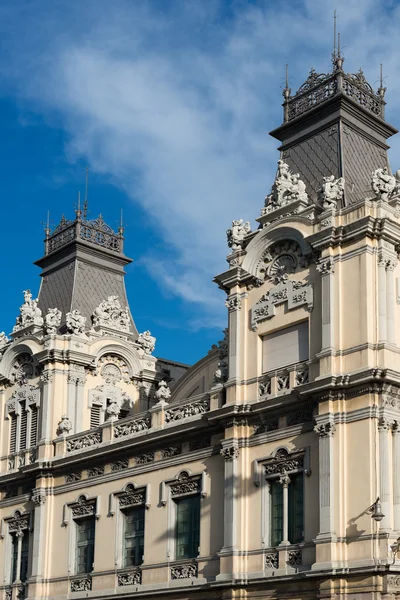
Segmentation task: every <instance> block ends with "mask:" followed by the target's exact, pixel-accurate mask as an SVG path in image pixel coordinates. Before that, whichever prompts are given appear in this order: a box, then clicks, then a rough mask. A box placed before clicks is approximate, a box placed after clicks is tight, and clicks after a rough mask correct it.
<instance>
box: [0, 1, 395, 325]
mask: <svg viewBox="0 0 400 600" xmlns="http://www.w3.org/2000/svg"><path fill="white" fill-rule="evenodd" d="M39 4H41V5H42V6H43V7H44V6H45V5H47V2H43V3H39ZM62 4H63V3H60V5H62ZM80 4H81V3H80ZM176 4H177V5H178V6H176ZM176 4H175V3H173V4H172V5H171V6H170V7H169V11H162V12H160V11H157V8H156V7H157V4H156V3H154V4H153V3H148V2H146V3H142V2H135V3H131V2H127V3H125V2H121V3H120V4H118V6H117V7H115V5H113V8H112V10H111V11H110V10H109V7H110V5H109V4H108V3H106V4H104V3H103V2H102V1H101V0H100V1H99V2H94V3H93V2H86V3H85V8H83V7H82V5H81V6H80V15H79V19H80V21H79V25H77V24H76V21H75V20H74V15H75V17H76V15H77V13H74V12H73V11H72V15H71V14H69V16H68V15H67V13H63V14H64V15H65V20H64V17H63V18H57V17H56V16H55V15H54V14H50V16H47V17H46V20H45V21H44V22H43V23H42V24H41V33H40V34H35V33H32V32H31V33H29V34H28V33H27V40H26V46H27V51H26V53H25V54H24V55H22V54H21V50H20V48H18V45H17V44H15V45H14V46H12V47H13V51H12V60H11V65H12V66H13V68H14V72H13V77H12V80H13V84H17V86H18V90H19V93H20V94H21V95H23V96H26V97H29V98H30V99H31V100H34V101H36V102H37V105H38V106H39V107H40V109H41V110H48V109H49V108H50V109H52V110H54V109H55V110H56V111H57V112H58V113H59V114H61V115H62V118H63V122H64V126H65V128H66V129H67V131H68V133H69V136H70V143H69V147H68V152H69V153H70V156H71V157H75V156H86V157H88V159H89V162H90V165H91V169H95V170H97V171H99V172H103V173H108V174H110V175H111V176H112V177H113V181H114V182H115V183H116V184H117V185H118V186H120V187H121V188H122V189H124V190H125V191H126V192H127V193H128V194H129V195H130V196H131V197H132V198H133V199H134V200H135V201H137V202H139V203H140V204H141V205H142V207H143V208H144V209H145V210H146V211H147V212H148V214H149V215H150V216H151V218H152V220H153V222H154V224H155V226H156V227H157V228H158V231H159V234H160V236H162V238H163V239H164V240H165V241H166V242H167V243H168V244H170V245H171V246H172V248H173V249H174V253H175V257H176V258H175V260H174V261H173V263H172V264H171V258H170V257H169V258H164V256H163V255H162V254H160V253H157V251H153V252H152V253H150V254H149V255H148V256H145V257H143V259H142V260H143V263H144V264H146V265H147V267H148V269H149V271H150V272H152V273H153V274H154V276H157V278H159V280H161V282H162V284H163V285H164V286H166V287H167V288H168V289H170V290H174V292H175V293H176V294H177V295H179V296H180V297H182V298H183V299H185V300H187V301H189V302H196V303H198V304H199V308H200V310H202V311H203V312H204V314H207V313H209V314H210V315H211V314H215V313H216V312H218V311H221V312H222V311H223V310H224V309H223V302H222V299H221V296H220V294H219V293H218V291H217V290H216V289H215V285H214V284H212V283H211V279H212V276H213V275H215V274H216V273H218V272H220V271H222V270H224V269H225V268H226V263H225V255H226V253H227V248H226V240H225V230H226V229H227V227H228V226H229V225H230V221H231V220H232V219H233V218H239V217H243V218H245V219H252V218H254V217H256V216H257V215H258V214H259V210H260V207H261V205H262V202H263V197H264V195H265V193H266V192H267V191H268V189H269V187H270V185H271V182H272V179H273V174H274V171H275V164H276V160H277V158H278V155H277V152H276V150H275V147H276V146H277V143H276V142H275V141H274V140H271V139H269V138H268V135H267V134H268V131H269V129H272V128H273V127H276V126H277V125H278V124H279V123H280V122H281V108H280V106H279V105H280V101H281V98H280V90H279V85H280V83H281V82H282V77H283V72H284V64H285V63H286V62H289V64H290V72H291V74H292V76H293V84H292V87H293V88H294V90H295V89H297V87H299V86H300V84H301V83H302V81H303V80H304V79H305V78H306V76H307V72H308V70H309V68H310V67H311V66H312V65H313V66H315V68H316V69H317V70H320V71H321V70H322V71H324V70H327V68H329V53H330V51H331V47H330V46H331V44H330V43H329V41H328V40H329V39H330V38H331V25H332V18H331V13H332V9H331V3H330V2H328V1H327V0H324V1H322V2H316V1H315V0H307V1H306V2H305V4H304V5H299V4H298V3H297V2H293V3H291V4H290V3H289V5H288V4H287V3H273V4H271V5H270V6H268V3H267V4H266V3H264V2H262V3H261V2H260V5H259V6H251V5H250V4H247V3H240V2H238V3H236V4H235V3H234V4H233V9H232V13H231V14H230V15H229V18H227V15H224V14H223V13H224V7H225V8H226V6H227V5H226V4H225V3H224V2H212V3H211V2H207V3H204V4H203V3H199V2H177V3H176ZM205 4H207V7H208V10H205V8H204V6H205ZM68 5H69V6H70V4H69V3H68ZM173 5H175V9H176V10H174V8H173ZM101 6H103V8H104V7H108V10H106V12H105V13H102V10H101ZM36 7H37V4H36ZM96 7H97V9H98V10H96ZM336 8H337V10H338V14H339V29H340V30H341V32H342V43H343V45H344V46H345V48H344V53H345V55H346V63H345V66H346V67H347V68H348V69H349V70H353V71H355V70H357V69H358V67H359V66H360V65H362V66H363V67H364V69H365V71H366V74H367V76H368V77H369V79H370V80H371V83H374V81H375V79H376V77H375V76H376V75H377V74H378V69H379V63H380V62H384V63H385V72H386V73H387V74H388V86H389V87H390V91H389V93H388V99H389V101H390V103H391V110H390V111H389V112H388V114H389V115H392V114H393V115H394V111H395V109H396V108H398V107H399V100H398V92H399V87H400V84H399V66H398V60H397V56H398V50H399V46H400V41H399V37H398V35H397V25H396V23H397V22H398V15H399V10H400V9H399V7H397V8H396V6H393V7H392V6H387V5H386V4H384V3H379V2H374V1H372V0H368V1H366V2H363V3H359V2H358V1H355V0H349V1H346V2H344V0H341V1H340V2H337V3H336ZM26 10H28V9H26ZM39 16H40V15H39ZM39 16H36V17H34V15H31V19H34V18H39ZM3 17H4V14H3ZM6 17H7V18H8V19H13V18H16V17H15V16H14V15H13V14H11V16H9V14H8V13H7V15H6ZM28 17H29V14H27V13H23V14H22V15H20V14H18V18H19V19H20V20H21V19H22V20H23V21H24V20H26V19H27V18H28ZM28 22H30V26H31V28H33V30H34V27H35V25H34V23H33V24H32V21H30V19H29V18H28ZM83 24H84V27H83ZM85 28H86V30H85ZM50 32H51V33H50ZM19 64H22V65H23V69H19V71H18V72H16V71H15V69H16V68H17V66H18V65H19ZM8 75H10V73H8ZM395 157H396V159H397V160H398V159H399V158H400V142H396V144H395ZM210 322H211V321H210Z"/></svg>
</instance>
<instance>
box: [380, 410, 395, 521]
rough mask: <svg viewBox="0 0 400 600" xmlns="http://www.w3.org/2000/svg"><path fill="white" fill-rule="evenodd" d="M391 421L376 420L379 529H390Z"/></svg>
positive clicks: (385, 419)
mask: <svg viewBox="0 0 400 600" xmlns="http://www.w3.org/2000/svg"><path fill="white" fill-rule="evenodd" d="M392 425H393V422H392V421H389V420H388V419H387V418H384V417H381V418H380V419H379V421H378V432H379V498H380V501H381V506H382V512H383V514H384V515H385V516H384V517H383V519H382V521H381V527H380V529H381V531H388V530H389V529H392V519H391V509H392V506H391V504H392V503H391V489H390V487H391V482H390V444H391V441H392V439H391V438H392Z"/></svg>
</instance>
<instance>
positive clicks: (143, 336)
mask: <svg viewBox="0 0 400 600" xmlns="http://www.w3.org/2000/svg"><path fill="white" fill-rule="evenodd" d="M136 343H137V344H138V345H139V346H140V347H141V348H142V350H143V351H144V353H145V354H152V353H153V352H154V348H155V347H156V338H155V337H154V336H153V335H151V332H150V331H149V330H147V331H144V332H143V333H139V337H138V339H137V340H136Z"/></svg>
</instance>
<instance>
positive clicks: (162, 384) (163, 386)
mask: <svg viewBox="0 0 400 600" xmlns="http://www.w3.org/2000/svg"><path fill="white" fill-rule="evenodd" d="M154 396H155V398H156V400H157V402H161V400H163V401H164V402H166V401H167V400H169V399H170V398H171V390H170V389H169V387H168V384H167V382H166V381H164V380H162V381H159V382H158V389H157V390H156V392H155V393H154Z"/></svg>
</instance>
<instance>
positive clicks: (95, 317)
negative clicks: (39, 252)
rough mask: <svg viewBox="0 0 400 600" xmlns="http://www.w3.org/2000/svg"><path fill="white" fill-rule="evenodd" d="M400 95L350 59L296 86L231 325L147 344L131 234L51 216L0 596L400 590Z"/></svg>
mask: <svg viewBox="0 0 400 600" xmlns="http://www.w3.org/2000/svg"><path fill="white" fill-rule="evenodd" d="M384 91H385V90H384V89H383V88H382V86H381V87H380V88H379V89H378V91H377V92H374V91H373V90H372V88H371V87H370V86H369V84H368V83H367V82H366V80H365V78H364V75H363V74H362V72H359V73H357V74H355V75H352V74H347V73H346V72H345V71H344V70H343V58H342V57H341V56H338V55H336V56H335V57H334V64H333V70H332V72H331V73H328V74H326V75H320V74H317V73H315V72H314V71H311V73H310V75H309V77H308V79H307V80H306V82H305V83H304V84H303V85H302V86H301V87H300V89H299V90H298V91H297V92H296V93H295V94H293V95H292V93H291V90H290V89H288V88H286V89H285V90H284V105H283V106H284V122H283V124H282V125H281V126H280V127H279V128H278V129H276V130H274V131H273V132H272V135H273V136H274V137H275V138H277V139H278V140H279V141H280V142H281V146H280V148H279V151H280V158H279V161H278V170H277V174H276V178H275V181H274V182H273V185H272V189H271V192H270V193H269V194H268V195H267V197H266V199H265V203H264V206H263V207H262V208H261V214H260V216H258V217H257V219H256V221H257V222H258V227H257V229H256V230H254V231H252V230H251V227H250V224H249V223H243V221H242V220H237V221H233V223H232V227H231V229H229V230H228V232H227V237H228V246H229V248H230V250H231V252H230V254H229V256H228V258H227V268H226V270H225V271H224V272H223V273H221V274H220V275H218V276H217V277H216V278H215V281H216V283H217V284H218V285H219V286H220V287H221V288H222V289H223V290H224V291H225V292H226V294H227V300H226V306H227V313H228V328H227V330H226V331H225V335H224V337H223V339H222V340H221V341H220V342H219V343H218V344H217V345H215V346H213V348H212V349H211V350H210V352H209V353H208V354H207V355H206V356H205V357H204V358H203V359H201V360H200V361H199V362H198V363H196V364H195V365H194V366H192V367H190V368H189V367H187V366H186V365H182V364H177V363H174V362H173V361H167V360H164V359H157V358H155V356H154V354H153V353H154V351H155V342H156V340H155V338H154V337H153V336H152V335H151V333H150V332H149V331H145V332H144V333H141V334H139V333H138V331H137V329H136V327H135V323H134V320H133V318H132V315H131V313H130V310H129V304H128V301H127V298H126V293H125V287H124V267H125V265H127V264H128V263H129V262H130V259H129V258H127V257H126V256H125V255H124V252H123V231H122V229H120V230H119V231H117V232H114V231H113V230H112V229H111V228H109V227H108V226H107V225H106V224H105V223H104V221H103V220H102V218H101V216H100V217H99V218H98V219H96V220H91V221H88V220H86V218H84V216H83V215H82V213H81V211H80V210H77V211H76V215H75V219H74V220H73V221H67V220H66V219H65V218H64V217H63V218H62V220H61V222H60V224H59V225H58V227H56V228H55V229H54V230H53V231H50V230H46V240H45V255H44V257H43V258H41V259H40V260H39V261H37V263H36V264H37V265H38V266H39V267H40V268H41V269H42V273H41V277H42V282H41V287H40V292H39V295H38V298H37V299H34V298H33V296H32V294H31V292H30V291H29V290H26V291H25V292H24V302H23V304H22V306H21V308H20V314H19V316H18V318H17V321H16V325H15V327H14V329H13V331H12V333H11V334H10V338H8V337H7V336H6V335H4V334H1V338H0V346H1V350H0V353H1V360H0V402H1V410H2V412H1V414H2V418H1V437H0V443H1V449H2V450H1V457H0V494H1V495H0V583H1V585H0V588H1V589H0V593H1V594H2V595H3V597H4V599H5V600H22V599H23V598H32V599H33V598H47V597H51V598H54V599H55V598H57V599H60V600H61V599H65V598H67V597H68V598H72V599H74V598H76V599H77V600H78V599H80V598H100V597H101V598H111V597H112V598H115V597H117V598H118V597H134V598H138V599H142V598H156V597H157V598H160V599H165V600H166V599H167V598H168V599H169V598H170V599H171V600H175V599H176V600H177V599H178V598H179V599H182V598H193V599H198V600H200V599H201V600H203V599H206V598H210V599H220V598H224V599H228V598H240V599H245V598H254V599H255V598H271V599H272V598H287V599H295V598H296V599H298V598H310V599H311V598H313V599H314V598H329V599H333V598H335V599H336V598H349V599H350V598H351V599H353V600H361V599H365V600H369V599H372V598H385V599H386V600H389V599H394V598H395V597H397V596H398V594H400V552H399V549H400V546H399V542H400V538H399V536H400V268H399V266H398V254H399V252H400V175H399V174H396V175H395V176H394V175H392V173H391V170H390V167H389V163H388V159H387V149H388V146H387V139H388V138H389V137H390V136H391V135H393V134H394V133H396V130H395V129H394V128H393V127H392V126H391V125H389V124H388V123H387V122H386V121H385V119H384V106H385V102H384Z"/></svg>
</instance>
